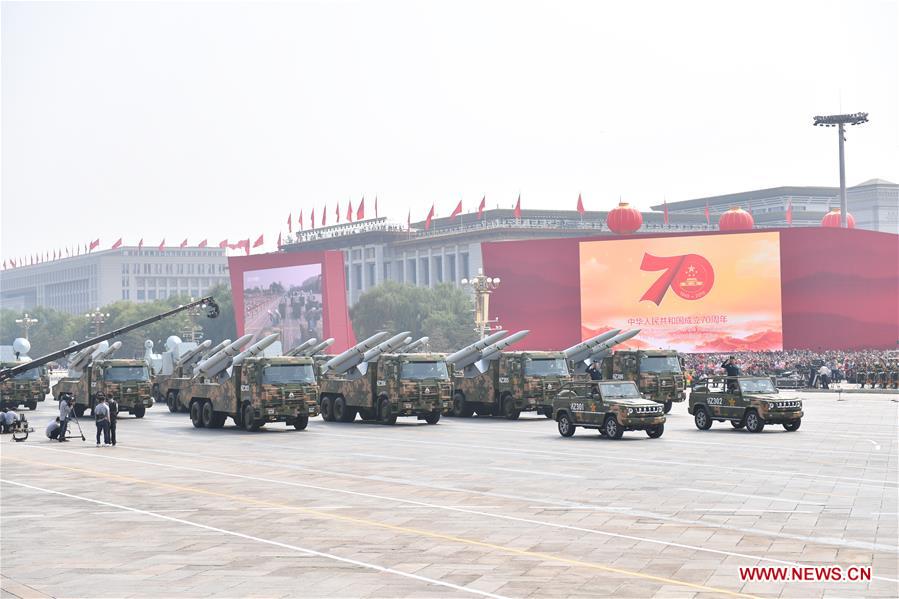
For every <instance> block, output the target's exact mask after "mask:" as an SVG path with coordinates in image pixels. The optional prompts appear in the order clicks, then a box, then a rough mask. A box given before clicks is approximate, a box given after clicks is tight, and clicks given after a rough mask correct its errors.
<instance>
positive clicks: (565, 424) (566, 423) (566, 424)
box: [559, 412, 574, 437]
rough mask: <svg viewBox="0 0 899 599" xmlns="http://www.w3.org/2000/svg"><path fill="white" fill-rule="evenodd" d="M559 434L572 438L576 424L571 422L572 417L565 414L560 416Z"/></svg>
mask: <svg viewBox="0 0 899 599" xmlns="http://www.w3.org/2000/svg"><path fill="white" fill-rule="evenodd" d="M559 434H560V435H562V436H563V437H570V436H571V435H573V434H574V423H573V422H571V416H569V415H568V414H567V413H565V412H562V413H561V414H559Z"/></svg>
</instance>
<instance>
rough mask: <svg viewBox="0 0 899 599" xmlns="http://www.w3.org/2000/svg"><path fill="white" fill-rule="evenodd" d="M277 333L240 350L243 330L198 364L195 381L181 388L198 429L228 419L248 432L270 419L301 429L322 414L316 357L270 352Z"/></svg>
mask: <svg viewBox="0 0 899 599" xmlns="http://www.w3.org/2000/svg"><path fill="white" fill-rule="evenodd" d="M278 336H279V334H278V333H274V334H272V335H268V336H267V337H265V338H263V339H262V340H260V341H258V342H256V343H254V344H253V345H251V346H250V347H249V348H247V349H246V350H244V351H240V348H241V347H243V346H244V345H245V344H246V343H247V342H248V341H249V340H250V339H251V338H252V335H244V336H243V337H241V338H240V339H238V340H237V341H234V342H233V343H230V344H229V345H227V346H225V347H223V348H222V349H221V350H219V351H218V352H216V353H215V354H212V355H211V356H209V357H208V358H206V359H204V360H202V361H201V362H200V363H198V364H197V365H196V368H195V374H194V376H193V380H192V382H191V385H190V386H189V387H188V388H186V389H184V390H183V391H182V394H184V397H185V398H189V399H187V402H188V406H189V409H190V421H191V423H192V424H193V425H194V426H195V427H196V428H221V427H222V426H224V424H225V420H226V419H227V418H231V419H232V420H233V421H234V423H235V424H236V425H237V426H239V427H242V428H243V429H245V430H248V431H256V430H259V429H260V428H262V427H263V426H265V425H266V424H267V423H269V422H284V423H286V424H287V426H292V427H294V428H295V429H297V430H303V429H304V428H306V426H307V425H308V424H309V418H310V417H314V416H318V412H319V407H318V391H319V389H318V384H317V383H316V380H315V371H314V364H313V358H312V357H309V356H301V355H290V356H266V355H261V354H263V352H264V351H265V349H266V348H268V347H269V346H271V345H272V344H273V343H275V341H277V339H278Z"/></svg>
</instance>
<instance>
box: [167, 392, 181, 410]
mask: <svg viewBox="0 0 899 599" xmlns="http://www.w3.org/2000/svg"><path fill="white" fill-rule="evenodd" d="M165 405H166V407H168V409H169V412H171V413H173V414H174V413H175V412H177V411H178V394H177V393H175V391H174V390H171V391H169V392H168V393H166V396H165Z"/></svg>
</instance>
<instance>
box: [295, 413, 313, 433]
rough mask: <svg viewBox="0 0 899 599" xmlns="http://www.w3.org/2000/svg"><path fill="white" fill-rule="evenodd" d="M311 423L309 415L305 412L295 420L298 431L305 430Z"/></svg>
mask: <svg viewBox="0 0 899 599" xmlns="http://www.w3.org/2000/svg"><path fill="white" fill-rule="evenodd" d="M308 424H309V415H308V414H303V415H302V416H297V419H296V420H294V421H293V428H295V429H297V430H298V431H301V430H303V429H304V428H306V426H307V425H308Z"/></svg>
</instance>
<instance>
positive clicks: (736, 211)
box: [718, 207, 755, 231]
mask: <svg viewBox="0 0 899 599" xmlns="http://www.w3.org/2000/svg"><path fill="white" fill-rule="evenodd" d="M754 226H755V220H753V218H752V215H751V214H749V213H748V212H746V211H745V210H743V209H742V208H737V207H734V208H731V209H730V210H728V211H727V212H725V213H724V214H722V215H721V218H719V219H718V230H719V231H746V230H748V229H751V228H752V227H754Z"/></svg>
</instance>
